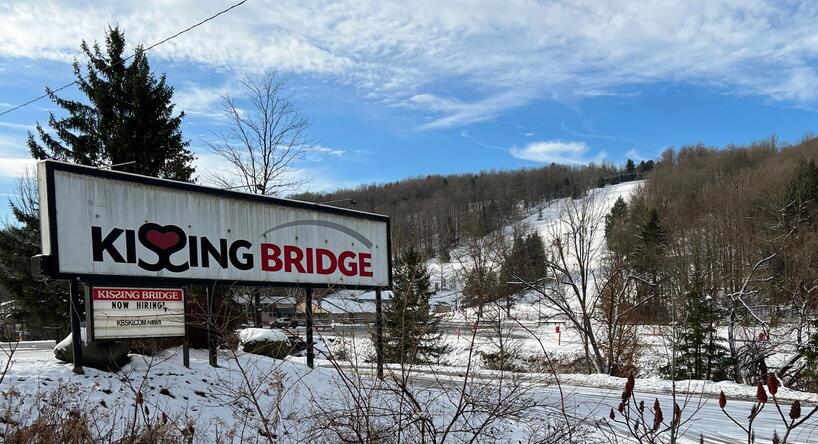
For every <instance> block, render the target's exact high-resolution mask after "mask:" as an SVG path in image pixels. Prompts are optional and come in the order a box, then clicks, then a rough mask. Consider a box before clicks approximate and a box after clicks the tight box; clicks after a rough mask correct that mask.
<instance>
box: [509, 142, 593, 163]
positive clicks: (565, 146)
mask: <svg viewBox="0 0 818 444" xmlns="http://www.w3.org/2000/svg"><path fill="white" fill-rule="evenodd" d="M589 151H590V148H589V147H588V145H586V144H585V143H584V142H563V141H561V140H544V141H541V142H533V143H529V144H528V145H526V146H524V147H522V148H518V147H513V148H511V149H510V150H509V152H510V153H511V155H512V156H514V157H516V158H518V159H523V160H530V161H533V162H541V163H561V164H567V165H582V164H587V163H590V162H593V161H597V162H598V161H602V160H603V159H604V158H605V153H604V152H600V153H597V155H596V156H595V157H594V158H589V157H587V154H589Z"/></svg>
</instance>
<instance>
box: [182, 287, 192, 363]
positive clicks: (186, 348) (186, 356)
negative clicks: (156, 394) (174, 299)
mask: <svg viewBox="0 0 818 444" xmlns="http://www.w3.org/2000/svg"><path fill="white" fill-rule="evenodd" d="M186 293H187V292H186ZM187 296H188V294H185V295H184V298H185V302H184V306H183V307H184V308H183V309H182V312H183V313H184V322H185V337H184V338H182V365H184V366H185V368H190V338H189V337H188V335H187V320H188V317H187Z"/></svg>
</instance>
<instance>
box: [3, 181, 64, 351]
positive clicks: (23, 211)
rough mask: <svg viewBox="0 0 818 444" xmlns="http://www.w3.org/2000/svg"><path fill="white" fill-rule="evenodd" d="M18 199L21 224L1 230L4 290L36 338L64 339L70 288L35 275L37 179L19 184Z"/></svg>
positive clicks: (14, 205) (19, 320)
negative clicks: (32, 258)
mask: <svg viewBox="0 0 818 444" xmlns="http://www.w3.org/2000/svg"><path fill="white" fill-rule="evenodd" d="M17 194H18V198H17V200H15V201H13V202H10V205H11V214H12V216H14V218H15V220H16V221H17V223H16V224H9V225H7V226H5V227H3V228H2V229H0V287H4V288H5V289H6V290H7V291H8V293H9V295H10V296H11V298H13V300H14V301H13V303H14V306H13V310H12V311H13V314H14V321H15V322H16V323H20V324H22V325H23V329H24V330H25V331H26V332H28V333H29V335H31V337H33V338H55V337H57V338H60V339H62V336H63V333H64V332H65V331H66V329H67V327H68V312H67V310H60V309H59V308H57V307H60V308H61V307H67V306H68V287H67V285H65V284H62V283H57V282H52V283H50V284H48V285H46V284H45V283H43V281H42V280H38V279H35V278H34V277H33V276H32V275H31V257H32V256H34V255H37V254H40V253H41V252H42V249H41V247H40V218H39V217H40V215H39V207H38V200H37V188H36V183H35V181H34V179H33V178H31V177H28V178H21V179H20V180H19V182H18V190H17Z"/></svg>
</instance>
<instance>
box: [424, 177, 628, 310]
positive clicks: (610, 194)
mask: <svg viewBox="0 0 818 444" xmlns="http://www.w3.org/2000/svg"><path fill="white" fill-rule="evenodd" d="M643 183H644V181H641V180H640V181H632V182H625V183H620V184H617V185H609V186H606V187H603V188H594V189H591V190H590V191H589V192H588V194H587V195H586V196H584V197H582V198H579V199H572V198H564V199H554V200H544V201H542V202H541V203H539V204H538V205H535V206H533V207H532V209H531V210H530V211H529V212H528V213H527V214H526V215H525V216H524V217H523V218H522V219H521V220H519V221H516V222H514V223H511V224H509V226H507V227H505V228H503V231H504V234H506V235H510V234H511V232H512V230H513V229H514V228H517V229H520V228H522V229H523V230H524V232H528V233H534V232H536V233H539V235H540V236H541V237H542V238H543V240H544V241H545V243H546V246H547V245H548V243H549V242H550V241H551V240H553V239H554V238H555V237H560V238H562V239H563V240H564V239H565V236H566V234H567V233H568V232H569V231H571V228H570V226H571V223H570V222H569V220H570V219H571V218H576V217H581V215H580V214H579V213H584V215H585V216H584V217H587V219H588V220H587V222H586V223H584V225H586V226H588V227H589V229H591V233H590V234H591V237H590V243H591V247H590V248H591V249H592V250H594V251H595V252H596V253H597V254H594V257H593V258H592V263H591V264H590V265H591V266H592V267H593V268H596V266H597V265H598V261H599V259H601V257H602V254H600V253H603V252H604V248H605V245H604V243H605V242H604V241H605V216H606V215H607V214H608V213H609V212H610V211H611V208H612V207H613V205H614V203H615V202H616V201H617V199H619V198H620V197H621V198H622V199H624V200H625V202H629V201H630V199H631V197H632V196H633V195H634V194H635V193H636V191H637V190H638V189H639V187H641V186H642V184H643ZM574 225H575V226H576V224H574ZM489 237H491V235H490V236H489ZM490 244H491V242H486V245H487V246H489V245H490ZM487 256H489V257H490V259H489V261H488V262H489V264H490V266H493V267H494V268H499V265H500V264H499V263H498V261H497V260H495V259H496V258H495V257H494V255H492V254H491V252H487ZM474 264H475V258H474V257H472V254H471V252H470V251H469V248H467V247H466V246H464V245H461V246H458V247H457V248H455V249H454V251H453V252H452V254H451V259H450V260H449V261H445V262H441V261H440V260H439V259H437V258H434V259H431V260H430V261H429V262H428V264H427V265H428V268H429V272H430V274H431V277H432V282H433V283H437V284H438V285H439V287H440V288H446V289H449V291H448V292H447V295H448V296H449V297H451V298H452V299H453V300H454V299H455V298H456V297H457V295H458V294H457V292H456V291H451V290H457V289H462V285H463V276H464V274H465V272H466V271H467V270H468V269H470V268H471V267H473V266H474ZM452 302H453V301H452Z"/></svg>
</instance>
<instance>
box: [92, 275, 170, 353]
mask: <svg viewBox="0 0 818 444" xmlns="http://www.w3.org/2000/svg"><path fill="white" fill-rule="evenodd" d="M91 305H92V308H91V311H92V313H93V316H92V317H91V322H92V327H91V328H92V331H93V340H98V339H117V338H162V337H174V336H184V335H185V292H184V291H183V290H182V289H181V288H118V287H93V288H92V289H91Z"/></svg>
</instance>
